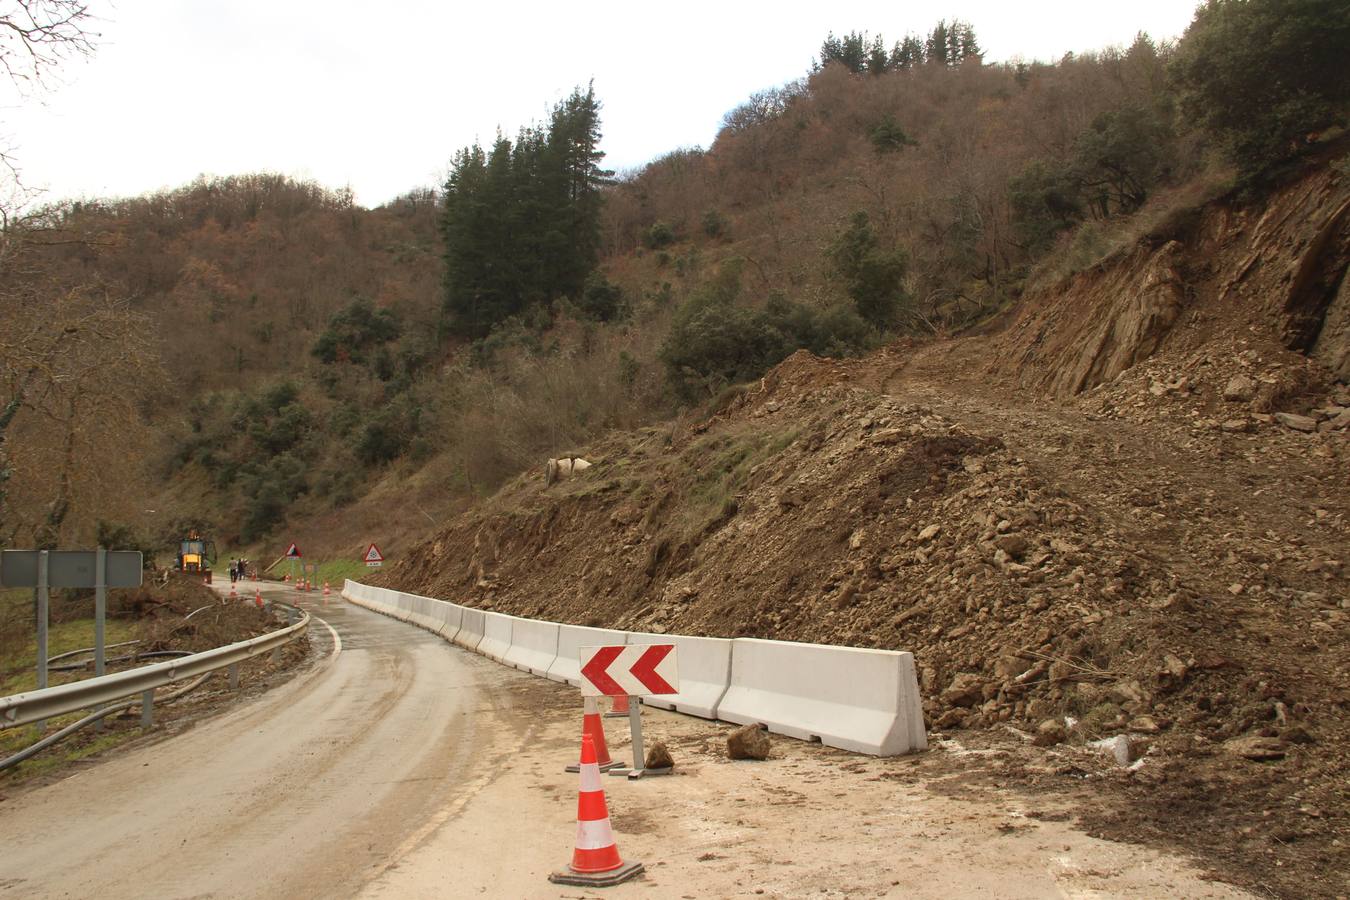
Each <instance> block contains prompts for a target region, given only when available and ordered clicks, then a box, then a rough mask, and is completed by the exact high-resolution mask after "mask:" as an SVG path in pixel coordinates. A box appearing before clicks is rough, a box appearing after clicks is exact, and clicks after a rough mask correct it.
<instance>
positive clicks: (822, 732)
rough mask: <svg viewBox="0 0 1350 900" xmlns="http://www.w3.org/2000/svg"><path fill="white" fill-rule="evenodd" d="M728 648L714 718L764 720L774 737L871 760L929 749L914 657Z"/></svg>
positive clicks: (781, 646)
mask: <svg viewBox="0 0 1350 900" xmlns="http://www.w3.org/2000/svg"><path fill="white" fill-rule="evenodd" d="M733 643H734V645H735V646H733V647H732V653H731V685H730V687H729V688H728V689H727V692H726V694H725V695H724V696H723V697H722V701H721V703H720V704H719V705H718V707H717V716H718V718H719V719H723V720H725V721H728V722H737V723H740V724H746V723H749V722H763V723H764V724H765V725H768V726H769V730H770V731H773V732H777V733H779V734H786V735H788V736H790V737H795V738H800V739H802V740H819V741H820V742H821V743H824V744H827V745H829V746H831V747H838V748H840V749H841V750H852V751H854V752H856V753H868V754H871V755H873V756H895V755H898V754H901V753H912V752H914V751H917V750H923V749H925V748H926V747H927V746H928V739H927V736H926V734H925V732H924V725H923V707H922V706H921V705H920V702H919V683H918V679H917V678H916V677H915V675H914V655H913V654H911V653H902V652H898V651H894V650H868V649H863V648H858V647H834V646H829V645H826V644H799V643H795V642H791V641H762V640H757V639H754V638H736V639H735V641H734V642H733ZM682 668H683V667H682Z"/></svg>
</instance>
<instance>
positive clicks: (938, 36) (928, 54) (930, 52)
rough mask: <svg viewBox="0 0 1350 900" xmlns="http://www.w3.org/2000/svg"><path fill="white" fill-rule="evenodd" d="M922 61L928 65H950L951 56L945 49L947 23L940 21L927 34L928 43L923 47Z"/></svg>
mask: <svg viewBox="0 0 1350 900" xmlns="http://www.w3.org/2000/svg"><path fill="white" fill-rule="evenodd" d="M924 59H925V60H926V61H927V62H930V63H937V64H939V65H943V66H946V65H950V64H951V56H950V54H949V51H948V47H947V22H946V20H945V19H944V20H942V21H940V22H938V23H937V24H936V25H934V26H933V30H932V31H931V32H929V34H928V42H927V43H926V44H925V45H924Z"/></svg>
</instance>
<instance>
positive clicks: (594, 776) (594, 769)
mask: <svg viewBox="0 0 1350 900" xmlns="http://www.w3.org/2000/svg"><path fill="white" fill-rule="evenodd" d="M600 790H604V788H603V787H602V786H601V784H600V765H599V764H598V763H586V765H584V766H582V767H581V792H582V793H583V794H589V793H592V792H594V791H600Z"/></svg>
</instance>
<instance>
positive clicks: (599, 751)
mask: <svg viewBox="0 0 1350 900" xmlns="http://www.w3.org/2000/svg"><path fill="white" fill-rule="evenodd" d="M581 733H582V734H583V735H585V736H586V737H589V738H590V739H591V741H592V743H593V745H594V747H595V758H596V764H597V765H598V766H600V771H601V772H608V771H609V770H610V769H616V768H618V767H619V766H622V765H623V763H621V762H617V761H615V760H613V759H610V758H609V748H608V747H606V746H605V726H604V723H602V722H601V721H600V705H599V704H598V703H597V702H596V700H595V698H594V697H585V698H583V700H582V715H581ZM564 771H567V772H580V771H581V766H580V765H576V766H568V767H567V768H566V769H565V770H564Z"/></svg>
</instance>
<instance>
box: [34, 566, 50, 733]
mask: <svg viewBox="0 0 1350 900" xmlns="http://www.w3.org/2000/svg"><path fill="white" fill-rule="evenodd" d="M48 561H49V560H48V556H47V551H46V550H43V551H41V552H39V553H38V573H37V587H36V588H35V589H34V592H35V593H34V597H33V599H34V601H35V602H36V606H37V686H38V690H42V689H43V688H45V687H46V686H47V619H48V617H49V615H50V610H49V608H48V606H49V603H50V598H49V597H48V596H47V579H48V577H49V574H50V573H49V570H48V568H47V566H48ZM36 724H37V730H38V734H41V733H42V732H44V731H46V730H47V720H46V719H42V720H40V721H38V722H37V723H36Z"/></svg>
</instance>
